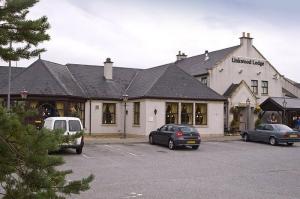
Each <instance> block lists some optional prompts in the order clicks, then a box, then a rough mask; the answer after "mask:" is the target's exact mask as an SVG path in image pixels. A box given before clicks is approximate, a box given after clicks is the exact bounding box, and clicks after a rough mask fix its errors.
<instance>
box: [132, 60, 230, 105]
mask: <svg viewBox="0 0 300 199" xmlns="http://www.w3.org/2000/svg"><path fill="white" fill-rule="evenodd" d="M128 95H129V96H131V97H132V98H141V97H142V98H159V99H168V98H169V99H198V100H199V99H201V100H222V101H224V100H226V99H225V98H224V97H223V96H221V95H219V94H218V93H216V92H215V91H213V90H212V89H210V88H209V87H207V86H206V85H204V84H202V83H201V82H199V81H198V80H197V79H195V78H194V77H192V76H191V75H189V74H187V73H186V72H184V71H183V70H182V69H180V68H179V67H177V66H176V65H175V64H167V65H162V66H159V67H155V68H150V69H146V70H143V71H140V72H139V74H138V75H137V76H136V78H135V79H134V80H133V83H132V85H131V86H130V87H129V89H128Z"/></svg>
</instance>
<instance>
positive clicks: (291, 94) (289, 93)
mask: <svg viewBox="0 0 300 199" xmlns="http://www.w3.org/2000/svg"><path fill="white" fill-rule="evenodd" d="M282 92H283V93H285V95H286V96H287V97H291V98H297V96H296V95H294V94H293V93H291V92H290V91H288V90H286V89H285V88H282Z"/></svg>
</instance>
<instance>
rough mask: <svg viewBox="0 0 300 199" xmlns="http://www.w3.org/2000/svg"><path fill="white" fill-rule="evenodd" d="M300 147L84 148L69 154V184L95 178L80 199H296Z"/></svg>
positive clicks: (236, 143) (299, 192) (238, 143)
mask: <svg viewBox="0 0 300 199" xmlns="http://www.w3.org/2000/svg"><path fill="white" fill-rule="evenodd" d="M299 154H300V144H299V143H298V144H296V145H294V146H292V147H288V146H270V145H268V144H263V143H254V142H246V143H245V142H242V141H226V142H212V141H211V142H203V143H202V144H201V146H200V148H199V149H198V150H192V149H186V148H182V149H178V150H175V151H171V150H169V149H168V148H167V147H162V146H156V145H149V144H148V143H126V144H95V143H90V144H87V145H86V146H85V148H84V151H83V154H81V155H77V154H76V153H75V152H74V151H72V150H67V151H65V152H63V153H61V154H60V155H62V156H64V159H65V161H66V164H65V165H64V166H63V167H62V168H64V169H72V170H73V172H74V173H73V174H72V175H71V177H70V178H71V179H79V178H80V177H84V176H87V175H89V174H90V173H93V174H94V175H95V176H96V178H95V180H94V181H93V183H92V187H91V189H90V190H89V191H87V192H84V193H82V194H80V195H72V196H71V197H70V198H75V199H76V198H83V199H94V198H95V199H102V198H103V199H106V198H107V199H121V198H138V199H139V198H140V199H156V198H157V199H171V198H172V199H174V198H175V199H177V198H188V199H194V198H195V199H199V198H201V199H232V198H238V199H252V198H253V199H269V198H272V199H299V198H300V181H299V179H300V167H299V165H300V155H299Z"/></svg>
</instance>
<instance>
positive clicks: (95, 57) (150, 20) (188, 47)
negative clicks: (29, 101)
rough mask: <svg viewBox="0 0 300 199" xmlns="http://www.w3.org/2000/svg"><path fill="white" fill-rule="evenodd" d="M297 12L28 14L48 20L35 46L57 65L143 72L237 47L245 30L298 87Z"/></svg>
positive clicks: (232, 8)
mask: <svg viewBox="0 0 300 199" xmlns="http://www.w3.org/2000/svg"><path fill="white" fill-rule="evenodd" d="M298 7H299V3H298V2H297V1H289V3H282V2H279V1H272V2H270V1H267V0H266V1H258V0H254V1H246V0H229V1H226V2H225V1H221V0H214V1H198V0H197V1H196V0H190V1H179V0H173V1H171V0H165V1H158V0H153V1H145V0H144V1H143V0H139V1H138V0H122V1H121V0H110V1H99V0H89V1H80V0H51V1H50V0H43V1H40V2H39V3H38V4H37V5H36V6H35V7H34V8H32V9H31V13H30V16H31V17H32V18H37V17H40V16H42V15H46V16H48V18H49V22H50V24H51V29H50V31H49V33H50V35H51V41H49V42H45V43H43V44H42V45H41V46H44V47H46V48H47V50H48V51H47V52H46V53H44V54H43V55H42V58H43V59H47V60H50V61H55V62H58V63H61V64H65V63H84V64H102V63H103V61H104V60H105V58H106V57H111V58H112V60H113V61H114V62H115V64H116V65H118V66H123V67H141V68H146V67H151V66H156V65H161V64H165V63H169V62H172V61H175V55H176V54H177V52H178V51H179V50H181V51H183V52H185V53H186V54H188V55H189V56H192V55H197V54H202V53H203V52H204V51H205V50H209V51H212V50H218V49H222V48H226V47H230V46H234V45H237V44H239V40H238V38H239V37H240V35H241V32H251V34H252V36H253V37H254V45H255V46H256V47H257V48H258V49H259V50H260V52H261V53H262V54H263V55H265V56H266V57H267V58H268V59H269V61H270V62H271V63H272V64H273V65H274V66H275V67H276V68H277V69H278V70H279V71H280V72H281V73H283V74H284V75H285V76H288V77H290V78H292V79H294V80H297V81H299V82H300V77H298V76H297V75H296V73H295V71H296V68H297V66H298V63H297V59H296V58H295V57H297V56H298V54H299V50H298V49H296V47H297V46H299V44H300V39H299V38H298V37H297V35H298V34H299V28H297V24H298V20H299V14H298V12H296V10H297V8H298ZM31 62H33V60H29V61H22V62H20V63H19V65H23V66H27V65H29V63H31ZM2 63H3V62H2ZM0 64H1V63H0Z"/></svg>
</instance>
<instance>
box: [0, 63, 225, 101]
mask: <svg viewBox="0 0 300 199" xmlns="http://www.w3.org/2000/svg"><path fill="white" fill-rule="evenodd" d="M23 89H26V90H27V91H28V93H29V95H30V94H31V95H45V96H51V95H53V96H72V97H82V98H88V99H113V100H121V99H122V95H123V94H124V93H126V94H128V95H129V98H131V99H132V98H160V99H166V98H169V99H198V100H200V99H202V100H219V101H224V100H226V99H225V98H224V97H223V96H221V95H219V94H218V93H216V92H215V91H213V90H212V89H210V88H209V87H207V86H205V85H203V84H202V83H201V82H199V81H198V80H197V79H195V78H194V77H193V76H191V75H189V74H188V73H186V72H185V71H183V70H182V69H181V68H179V67H178V66H176V64H174V63H172V64H166V65H162V66H158V67H154V68H149V69H134V68H121V67H113V79H112V80H106V79H105V78H104V66H95V65H80V64H67V65H61V64H57V63H53V62H49V61H45V60H37V61H36V62H34V63H33V64H31V65H30V66H29V67H28V68H26V69H25V70H23V71H22V72H21V73H19V74H18V76H17V77H16V78H14V79H13V81H12V88H11V93H12V94H16V95H18V94H19V93H20V91H21V90H23ZM6 93H7V88H6V86H4V87H2V88H0V94H6Z"/></svg>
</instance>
